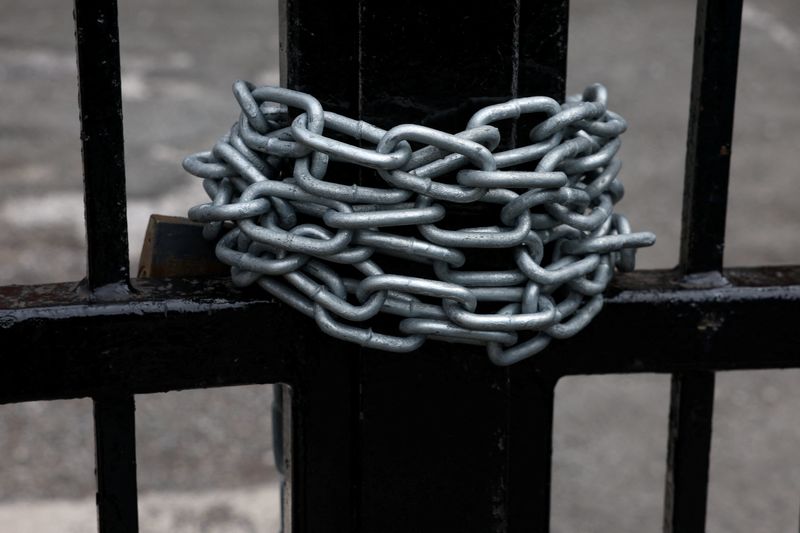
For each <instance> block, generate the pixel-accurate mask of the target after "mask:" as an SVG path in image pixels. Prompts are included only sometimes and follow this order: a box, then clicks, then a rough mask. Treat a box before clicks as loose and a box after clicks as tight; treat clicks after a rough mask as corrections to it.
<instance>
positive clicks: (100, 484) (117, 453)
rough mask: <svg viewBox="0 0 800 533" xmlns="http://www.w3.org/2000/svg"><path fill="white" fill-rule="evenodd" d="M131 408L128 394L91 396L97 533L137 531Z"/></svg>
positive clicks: (133, 414)
mask: <svg viewBox="0 0 800 533" xmlns="http://www.w3.org/2000/svg"><path fill="white" fill-rule="evenodd" d="M135 409H136V407H135V404H134V398H133V395H131V394H119V395H113V396H111V395H109V396H102V397H95V398H94V438H95V458H96V471H95V474H96V476H97V523H98V533H136V532H137V531H139V517H138V511H137V494H136V420H135Z"/></svg>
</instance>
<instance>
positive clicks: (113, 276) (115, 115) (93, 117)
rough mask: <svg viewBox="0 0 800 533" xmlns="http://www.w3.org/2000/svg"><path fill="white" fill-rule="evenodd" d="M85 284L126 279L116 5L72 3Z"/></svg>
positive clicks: (97, 0) (89, 0)
mask: <svg viewBox="0 0 800 533" xmlns="http://www.w3.org/2000/svg"><path fill="white" fill-rule="evenodd" d="M75 40H76V44H77V57H78V87H79V89H78V93H79V97H78V101H79V105H80V119H81V143H82V153H83V180H84V205H85V215H86V240H87V253H88V273H87V277H88V282H89V286H90V288H92V289H95V288H98V287H102V286H105V285H110V284H119V285H123V286H125V284H127V281H128V276H129V268H130V267H129V263H128V223H127V219H126V203H125V158H124V155H125V154H124V146H123V135H122V97H121V93H120V62H119V27H118V22H117V2H116V0H75Z"/></svg>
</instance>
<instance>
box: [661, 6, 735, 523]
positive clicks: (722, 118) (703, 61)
mask: <svg viewBox="0 0 800 533" xmlns="http://www.w3.org/2000/svg"><path fill="white" fill-rule="evenodd" d="M741 18H742V0H730V1H729V0H699V1H698V3H697V18H696V21H695V49H694V64H693V69H692V95H691V108H690V116H689V136H688V139H687V150H686V176H685V184H684V201H683V228H682V233H681V262H680V270H681V272H682V273H683V274H685V275H687V276H689V278H688V279H694V280H695V281H698V282H701V283H720V282H724V280H723V279H722V277H721V272H722V259H723V250H724V247H725V218H726V211H727V202H728V175H729V170H730V157H731V139H732V136H733V114H734V103H735V100H736V77H737V68H738V59H739V35H740V30H741ZM709 273H710V274H709ZM698 276H699V277H698ZM710 334H712V335H713V332H712V333H710ZM713 412H714V373H713V372H684V373H679V374H674V375H673V376H672V393H671V403H670V415H669V442H668V452H667V479H666V491H665V498H664V531H665V532H677V531H680V532H702V531H705V520H706V502H707V498H708V467H709V455H710V451H711V431H712V422H713Z"/></svg>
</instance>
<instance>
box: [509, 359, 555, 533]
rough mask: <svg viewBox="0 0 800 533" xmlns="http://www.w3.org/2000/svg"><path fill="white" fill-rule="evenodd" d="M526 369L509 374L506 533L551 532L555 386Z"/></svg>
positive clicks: (523, 366) (522, 365) (522, 366)
mask: <svg viewBox="0 0 800 533" xmlns="http://www.w3.org/2000/svg"><path fill="white" fill-rule="evenodd" d="M528 363H529V362H527V361H526V362H523V363H518V364H517V365H515V366H514V367H512V368H510V369H509V370H510V374H511V381H510V392H509V442H508V457H509V458H508V461H509V466H508V498H509V505H508V533H547V532H548V531H550V488H551V476H552V458H553V407H554V405H553V403H554V394H555V385H556V381H555V380H553V379H542V378H541V377H540V376H538V375H536V373H535V372H533V371H532V370H531V367H532V366H533V365H532V364H528ZM526 367H527V368H526Z"/></svg>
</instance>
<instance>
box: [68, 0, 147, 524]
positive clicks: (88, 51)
mask: <svg viewBox="0 0 800 533" xmlns="http://www.w3.org/2000/svg"><path fill="white" fill-rule="evenodd" d="M75 41H76V52H77V58H78V92H79V104H80V110H81V111H80V119H81V143H82V152H83V179H84V205H85V212H86V238H87V252H88V265H87V266H88V269H87V270H88V271H87V278H86V279H87V283H88V288H89V289H90V290H91V291H92V295H93V298H94V299H97V300H116V299H119V298H124V297H125V296H126V295H127V293H128V283H129V268H130V267H129V263H128V225H127V219H126V198H125V159H124V147H123V135H122V96H121V86H120V61H119V26H118V21H117V3H116V1H115V0H76V1H75ZM94 423H95V448H96V449H95V454H96V461H97V469H96V476H97V512H98V530H99V532H100V533H112V532H113V533H135V532H136V531H138V519H137V494H136V490H137V488H136V440H135V415H134V399H133V395H132V394H127V393H124V392H122V393H120V394H117V395H113V396H103V397H95V398H94Z"/></svg>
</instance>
